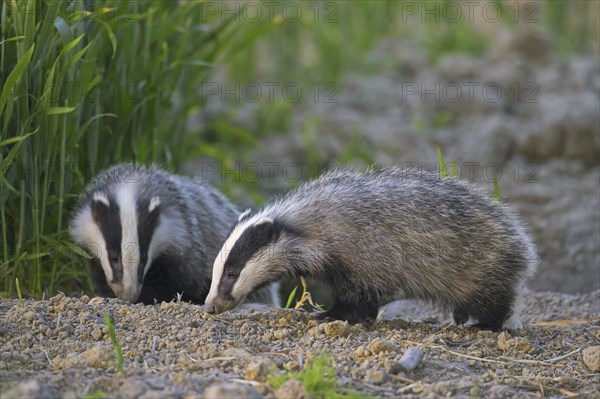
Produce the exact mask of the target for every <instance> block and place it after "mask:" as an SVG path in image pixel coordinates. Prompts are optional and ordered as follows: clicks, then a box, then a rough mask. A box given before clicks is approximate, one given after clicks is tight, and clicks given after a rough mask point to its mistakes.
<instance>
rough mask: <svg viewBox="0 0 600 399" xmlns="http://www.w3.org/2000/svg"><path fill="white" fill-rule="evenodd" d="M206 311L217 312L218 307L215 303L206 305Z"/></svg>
mask: <svg viewBox="0 0 600 399" xmlns="http://www.w3.org/2000/svg"><path fill="white" fill-rule="evenodd" d="M204 311H205V312H206V313H210V314H217V313H218V312H217V308H216V306H214V305H204Z"/></svg>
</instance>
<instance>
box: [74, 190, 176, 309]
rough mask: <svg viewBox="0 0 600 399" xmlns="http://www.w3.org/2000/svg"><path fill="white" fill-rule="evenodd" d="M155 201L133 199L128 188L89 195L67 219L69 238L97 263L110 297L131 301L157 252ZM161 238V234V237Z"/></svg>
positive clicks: (157, 210) (134, 193)
mask: <svg viewBox="0 0 600 399" xmlns="http://www.w3.org/2000/svg"><path fill="white" fill-rule="evenodd" d="M160 213H161V203H160V198H159V197H158V196H151V197H148V198H139V197H138V193H137V190H136V186H135V185H133V184H125V183H122V184H118V185H116V186H114V187H109V188H106V190H103V191H97V192H94V193H91V195H90V196H89V197H88V200H87V201H86V202H85V204H84V206H83V207H82V208H81V209H80V210H79V212H77V214H76V216H75V218H74V219H73V220H72V222H71V224H70V227H69V231H70V233H71V236H72V237H73V238H74V240H75V241H76V242H77V243H78V244H79V245H81V246H82V247H83V248H84V249H85V250H86V251H87V252H88V253H89V254H90V255H91V256H93V257H95V258H97V259H98V261H99V263H100V265H101V266H102V269H103V271H104V274H105V276H106V282H107V283H108V285H109V287H110V288H111V289H112V291H113V292H114V293H115V295H116V296H117V297H118V298H120V299H122V300H125V301H130V302H135V301H137V300H138V298H139V297H140V293H141V291H142V283H143V280H144V276H145V275H146V273H147V272H148V269H149V268H150V265H151V262H152V260H153V258H154V257H156V255H157V254H158V253H159V252H160V250H161V248H160V247H161V242H160V239H156V238H157V237H158V238H160V236H161V234H157V229H158V228H160V227H161V226H162V225H164V223H160ZM162 236H164V234H162Z"/></svg>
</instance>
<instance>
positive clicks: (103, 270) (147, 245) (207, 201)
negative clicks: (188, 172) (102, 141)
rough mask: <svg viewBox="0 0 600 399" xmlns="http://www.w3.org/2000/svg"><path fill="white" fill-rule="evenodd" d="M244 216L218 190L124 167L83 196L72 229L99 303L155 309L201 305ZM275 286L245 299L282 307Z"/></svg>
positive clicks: (100, 178) (149, 169) (103, 177)
mask: <svg viewBox="0 0 600 399" xmlns="http://www.w3.org/2000/svg"><path fill="white" fill-rule="evenodd" d="M238 214H239V212H238V211H237V210H236V209H235V207H234V206H233V205H232V204H231V203H230V202H229V201H228V200H227V199H226V198H225V197H224V196H223V195H222V194H221V193H219V192H218V191H217V190H215V189H214V188H212V187H211V186H209V185H208V184H205V183H203V182H200V181H195V180H192V179H189V178H186V177H182V176H177V175H173V174H170V173H167V172H166V171H164V170H162V169H161V168H159V167H158V166H155V165H151V166H142V165H137V164H119V165H115V166H113V167H111V168H109V169H108V170H106V171H104V172H102V173H100V174H99V175H98V176H97V177H96V178H95V179H94V180H93V181H92V182H91V183H90V184H89V185H88V186H87V188H86V190H85V191H84V192H83V193H82V194H81V196H80V199H79V206H78V208H77V209H76V211H75V215H74V217H73V219H72V220H71V222H70V224H69V232H70V234H71V236H72V238H73V240H74V241H75V242H76V243H77V244H79V245H80V246H81V247H82V248H83V249H85V250H86V251H87V252H88V254H89V255H90V256H91V257H92V259H91V261H90V264H89V268H88V269H89V275H90V277H91V280H92V283H93V286H94V290H95V291H96V294H98V295H100V296H106V297H111V296H115V295H116V296H117V297H118V298H120V299H122V300H124V301H129V302H142V303H144V304H153V303H156V302H161V301H167V302H168V301H171V300H173V299H174V298H176V297H179V298H180V299H182V300H185V301H190V302H193V303H197V304H203V303H204V300H205V298H206V295H207V294H208V290H209V288H210V283H211V281H210V279H211V276H212V272H211V266H212V264H213V261H214V259H215V257H216V254H217V252H218V251H219V249H220V247H221V245H222V244H223V242H224V241H225V238H226V237H227V228H228V226H230V225H232V224H234V223H235V220H236V218H237V216H238ZM277 295H278V294H277V285H271V286H269V287H265V288H263V289H262V290H259V291H258V292H256V293H255V294H254V295H253V296H251V297H249V298H248V302H261V303H265V304H270V305H274V306H279V299H278V297H277Z"/></svg>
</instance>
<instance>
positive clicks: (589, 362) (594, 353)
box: [581, 345, 600, 373]
mask: <svg viewBox="0 0 600 399" xmlns="http://www.w3.org/2000/svg"><path fill="white" fill-rule="evenodd" d="M581 357H582V359H583V364H585V366H586V367H587V368H588V369H589V370H590V371H591V372H592V373H597V372H598V371H600V345H596V346H590V347H587V348H585V349H584V350H583V351H582V353H581Z"/></svg>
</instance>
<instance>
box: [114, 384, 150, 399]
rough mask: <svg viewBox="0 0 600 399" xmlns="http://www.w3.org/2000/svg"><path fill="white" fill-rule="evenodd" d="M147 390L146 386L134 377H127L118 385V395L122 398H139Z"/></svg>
mask: <svg viewBox="0 0 600 399" xmlns="http://www.w3.org/2000/svg"><path fill="white" fill-rule="evenodd" d="M147 390H148V387H147V386H146V385H145V384H144V383H142V382H141V381H138V380H135V379H127V380H126V381H123V383H122V384H121V386H120V387H119V397H121V398H124V399H130V398H131V399H134V398H139V397H140V396H141V395H143V394H144V392H146V391H147Z"/></svg>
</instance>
